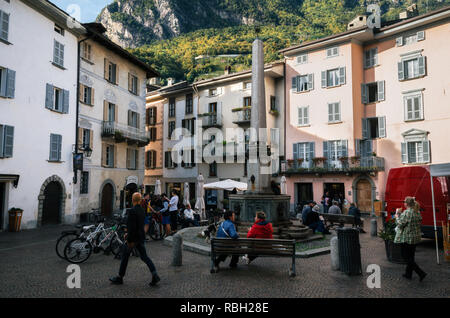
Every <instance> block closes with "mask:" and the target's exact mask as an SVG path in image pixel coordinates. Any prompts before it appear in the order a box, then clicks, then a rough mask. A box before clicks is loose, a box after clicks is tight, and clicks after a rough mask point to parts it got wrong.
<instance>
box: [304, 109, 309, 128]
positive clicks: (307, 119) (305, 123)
mask: <svg viewBox="0 0 450 318" xmlns="http://www.w3.org/2000/svg"><path fill="white" fill-rule="evenodd" d="M303 124H304V125H308V124H309V106H306V107H303Z"/></svg>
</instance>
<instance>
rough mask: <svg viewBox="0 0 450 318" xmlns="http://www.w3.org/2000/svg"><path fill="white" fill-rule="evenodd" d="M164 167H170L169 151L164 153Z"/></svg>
mask: <svg viewBox="0 0 450 318" xmlns="http://www.w3.org/2000/svg"><path fill="white" fill-rule="evenodd" d="M164 167H165V168H169V152H168V151H166V152H165V153H164Z"/></svg>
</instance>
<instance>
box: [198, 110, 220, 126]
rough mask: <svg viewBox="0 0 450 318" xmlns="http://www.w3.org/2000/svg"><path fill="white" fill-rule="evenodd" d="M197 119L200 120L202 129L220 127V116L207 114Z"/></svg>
mask: <svg viewBox="0 0 450 318" xmlns="http://www.w3.org/2000/svg"><path fill="white" fill-rule="evenodd" d="M199 117H201V118H202V124H203V127H222V114H218V113H209V114H203V115H199Z"/></svg>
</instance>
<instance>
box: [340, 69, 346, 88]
mask: <svg viewBox="0 0 450 318" xmlns="http://www.w3.org/2000/svg"><path fill="white" fill-rule="evenodd" d="M345 80H346V78H345V67H340V68H339V84H340V85H345Z"/></svg>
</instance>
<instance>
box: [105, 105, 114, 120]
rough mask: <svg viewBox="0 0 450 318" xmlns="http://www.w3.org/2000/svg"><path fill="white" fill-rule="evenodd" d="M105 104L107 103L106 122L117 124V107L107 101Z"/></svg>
mask: <svg viewBox="0 0 450 318" xmlns="http://www.w3.org/2000/svg"><path fill="white" fill-rule="evenodd" d="M105 103H106V110H105V121H108V122H115V121H116V105H115V104H113V103H109V102H107V101H105Z"/></svg>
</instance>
